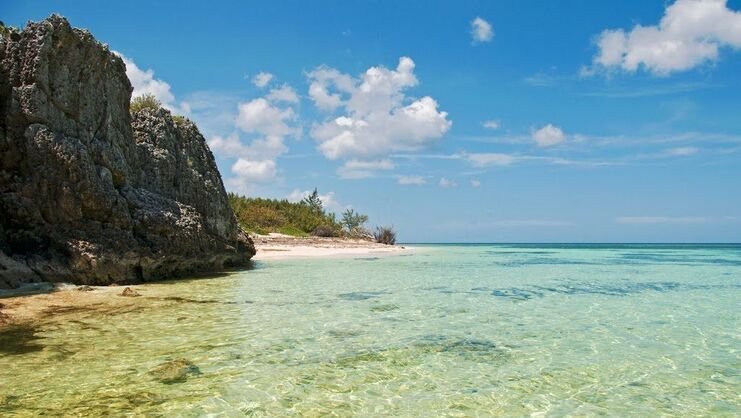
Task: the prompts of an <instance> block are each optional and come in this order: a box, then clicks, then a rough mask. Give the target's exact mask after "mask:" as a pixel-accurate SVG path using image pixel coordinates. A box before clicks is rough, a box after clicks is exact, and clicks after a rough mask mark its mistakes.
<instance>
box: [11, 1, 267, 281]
mask: <svg viewBox="0 0 741 418" xmlns="http://www.w3.org/2000/svg"><path fill="white" fill-rule="evenodd" d="M131 91H132V88H131V84H130V83H129V80H128V78H127V77H126V73H125V66H124V64H123V61H122V60H121V59H120V58H119V57H118V56H116V55H115V54H113V53H112V52H111V51H110V49H109V48H108V47H107V46H105V45H102V44H100V43H98V42H97V41H96V40H95V39H94V38H93V36H92V35H91V34H90V33H89V32H87V31H85V30H80V29H74V28H72V27H70V25H69V23H68V22H67V20H66V19H64V18H63V17H60V16H57V15H54V16H51V17H49V18H48V19H46V20H44V21H41V22H38V23H29V24H28V26H27V27H26V28H25V29H24V30H23V31H22V32H20V33H17V36H14V37H10V36H7V37H0V287H17V286H19V285H21V284H24V283H30V282H38V281H52V282H56V281H67V282H72V283H77V284H92V285H96V284H111V283H133V282H142V281H147V280H155V279H163V278H169V277H176V276H183V275H189V274H194V273H202V272H211V271H218V270H222V269H223V268H225V267H238V266H244V265H246V264H247V263H248V261H249V259H250V258H251V257H252V256H253V255H254V254H255V249H254V245H253V243H252V241H251V240H250V238H249V237H248V236H247V235H246V234H245V233H244V232H243V231H242V230H241V229H240V228H239V226H238V225H237V223H236V220H235V218H234V214H233V213H232V211H231V208H230V207H229V204H228V200H227V196H226V192H225V190H224V185H223V183H222V180H221V177H220V175H219V173H218V170H217V168H216V163H215V161H214V158H213V155H212V154H211V152H210V151H209V149H208V146H207V145H206V141H205V139H204V138H203V136H202V135H201V134H200V132H199V131H198V128H197V127H196V126H195V125H194V124H193V123H192V122H190V121H188V120H186V119H183V118H175V119H173V117H172V115H171V114H170V112H169V111H167V110H164V109H159V110H153V109H144V110H141V111H139V112H137V113H136V114H134V115H131V114H130V113H129V103H130V97H131Z"/></svg>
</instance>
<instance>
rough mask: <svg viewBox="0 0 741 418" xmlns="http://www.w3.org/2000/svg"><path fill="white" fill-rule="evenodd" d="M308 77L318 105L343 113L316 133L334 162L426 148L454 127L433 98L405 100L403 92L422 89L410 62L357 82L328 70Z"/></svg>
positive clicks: (404, 60) (370, 72)
mask: <svg viewBox="0 0 741 418" xmlns="http://www.w3.org/2000/svg"><path fill="white" fill-rule="evenodd" d="M308 77H309V80H310V81H311V85H310V87H309V96H310V97H311V98H312V100H313V101H314V104H315V105H316V106H317V107H318V108H319V109H321V110H325V111H335V110H339V111H340V112H341V113H342V115H341V116H339V117H334V118H330V119H328V120H326V121H325V122H323V123H319V124H317V125H315V126H314V128H313V129H312V131H311V135H312V137H313V138H314V139H315V140H316V141H317V142H318V149H319V150H320V151H321V152H322V154H324V156H325V157H326V158H328V159H331V160H335V159H339V158H372V157H377V156H382V155H386V154H388V153H390V152H394V151H415V150H419V149H423V148H425V147H427V146H429V145H430V144H431V143H433V142H435V141H436V140H437V139H439V138H440V137H442V136H443V135H444V134H445V133H446V132H447V131H448V129H450V126H451V124H452V122H450V121H449V120H448V119H447V116H448V114H447V113H446V112H442V111H438V104H437V102H436V101H435V99H433V98H432V97H429V96H425V97H422V98H420V99H416V100H413V99H411V98H408V97H406V95H405V94H404V90H405V89H407V88H409V87H412V86H415V85H416V84H417V78H416V77H415V75H414V61H412V60H411V59H410V58H407V57H402V58H400V59H399V64H398V66H397V67H396V69H395V70H390V69H387V68H384V67H371V68H369V69H368V70H367V71H366V72H365V73H364V74H363V75H362V76H360V77H359V78H357V79H356V78H352V77H350V76H348V75H346V74H342V73H340V72H338V71H337V70H335V69H331V68H327V67H320V68H317V69H316V70H314V71H312V72H310V73H309V74H308ZM409 101H411V103H409V104H406V105H405V103H407V102H409Z"/></svg>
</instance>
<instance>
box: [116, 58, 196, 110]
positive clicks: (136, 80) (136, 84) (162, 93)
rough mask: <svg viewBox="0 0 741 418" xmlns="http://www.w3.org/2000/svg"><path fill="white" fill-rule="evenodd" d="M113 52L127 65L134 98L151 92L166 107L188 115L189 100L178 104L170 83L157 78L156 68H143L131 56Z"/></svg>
mask: <svg viewBox="0 0 741 418" xmlns="http://www.w3.org/2000/svg"><path fill="white" fill-rule="evenodd" d="M113 53H114V54H116V55H118V56H119V57H121V59H122V60H123V62H124V64H125V65H126V76H127V77H128V78H129V81H130V82H131V86H132V87H133V88H134V91H133V92H132V93H131V97H132V98H134V97H138V96H142V95H144V94H151V95H153V96H154V97H155V98H156V99H157V100H159V101H160V103H162V106H163V107H164V108H165V109H168V110H170V111H174V112H178V113H183V114H186V115H187V114H189V113H190V105H189V104H188V103H187V102H182V103H180V104H177V103H176V102H175V95H174V94H173V93H172V89H171V87H170V84H169V83H167V82H166V81H164V80H161V79H158V78H155V77H154V70H152V69H151V68H150V69H147V70H142V69H141V68H139V66H138V65H136V63H135V62H134V60H132V59H131V58H128V57H126V56H125V55H123V54H121V53H120V52H116V51H113Z"/></svg>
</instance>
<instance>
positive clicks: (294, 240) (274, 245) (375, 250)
mask: <svg viewBox="0 0 741 418" xmlns="http://www.w3.org/2000/svg"><path fill="white" fill-rule="evenodd" d="M251 237H252V239H253V241H254V242H255V247H256V248H257V254H256V255H255V256H254V257H253V260H257V261H259V260H285V259H293V258H313V257H352V256H362V255H372V256H382V255H393V254H400V253H409V252H411V251H412V250H413V249H412V248H411V247H408V246H405V245H385V244H379V243H376V242H374V241H370V240H367V239H350V238H323V237H293V236H290V235H283V234H276V233H271V234H267V235H255V234H253V235H251Z"/></svg>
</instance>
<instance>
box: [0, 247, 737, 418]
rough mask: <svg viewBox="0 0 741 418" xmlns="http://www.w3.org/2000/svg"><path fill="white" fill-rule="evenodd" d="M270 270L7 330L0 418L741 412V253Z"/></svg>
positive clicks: (507, 250) (0, 364)
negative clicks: (0, 417)
mask: <svg viewBox="0 0 741 418" xmlns="http://www.w3.org/2000/svg"><path fill="white" fill-rule="evenodd" d="M256 267H257V268H256V269H255V270H252V271H249V272H244V273H235V274H232V275H229V276H226V277H219V278H212V279H200V280H190V281H178V282H167V283H162V284H153V285H147V286H138V287H137V289H138V291H139V292H140V293H141V295H142V296H141V297H138V298H132V301H131V303H132V305H126V306H117V307H108V306H105V305H95V306H91V307H88V308H82V309H81V308H74V309H71V308H68V307H64V306H55V307H51V308H50V309H49V311H48V312H47V314H48V319H47V320H46V321H44V322H42V323H40V324H34V325H33V326H31V325H27V326H15V327H10V328H4V329H2V331H0V415H12V416H21V417H22V416H38V415H59V416H70V415H79V416H99V415H105V414H110V413H111V412H112V411H128V413H130V414H132V415H155V416H203V415H208V414H213V415H219V416H285V415H298V416H325V415H335V416H489V415H530V414H539V413H544V414H546V415H554V416H559V415H568V414H571V415H578V416H584V415H587V416H589V415H604V414H608V415H615V416H626V415H630V416H656V415H666V416H677V415H681V416H696V415H711V416H737V414H738V411H739V398H738V393H739V392H740V391H741V382H740V381H739V380H740V379H739V372H738V371H739V367H740V366H741V359H740V358H739V347H740V346H741V344H739V337H740V335H739V331H738V328H739V327H738V324H739V323H740V321H739V319H740V318H739V317H740V316H741V312H740V311H739V304H738V301H739V290H740V289H741V247H739V246H686V245H683V246H645V245H641V246H630V245H617V246H607V245H603V246H588V245H576V246H568V245H545V246H537V245H521V246H514V245H499V246H491V245H472V246H429V247H423V248H421V249H420V251H419V252H417V253H414V254H412V255H410V256H404V257H397V256H392V257H381V258H372V259H371V258H363V257H359V258H357V259H335V260H301V261H270V262H261V263H257V266H256ZM84 296H85V294H84V293H82V296H81V297H84ZM111 297H117V296H111Z"/></svg>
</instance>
